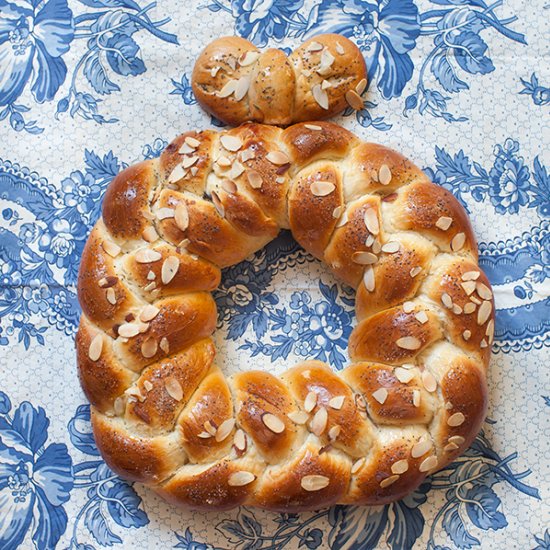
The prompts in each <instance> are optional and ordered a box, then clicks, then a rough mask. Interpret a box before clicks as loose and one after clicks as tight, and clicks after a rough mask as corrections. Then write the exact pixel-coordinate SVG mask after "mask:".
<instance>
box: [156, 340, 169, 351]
mask: <svg viewBox="0 0 550 550" xmlns="http://www.w3.org/2000/svg"><path fill="white" fill-rule="evenodd" d="M159 345H160V349H161V350H162V351H163V352H164V353H168V352H169V351H170V343H169V342H168V338H166V336H163V337H162V338H161V339H160V344H159Z"/></svg>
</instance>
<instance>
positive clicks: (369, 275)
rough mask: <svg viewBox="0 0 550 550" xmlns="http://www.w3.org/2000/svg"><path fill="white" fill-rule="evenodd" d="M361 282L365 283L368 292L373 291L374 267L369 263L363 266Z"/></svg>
mask: <svg viewBox="0 0 550 550" xmlns="http://www.w3.org/2000/svg"><path fill="white" fill-rule="evenodd" d="M363 284H364V285H365V288H366V289H367V290H368V291H369V292H373V291H374V287H375V279H374V269H373V268H372V266H371V265H368V266H367V267H366V268H365V272H364V273H363Z"/></svg>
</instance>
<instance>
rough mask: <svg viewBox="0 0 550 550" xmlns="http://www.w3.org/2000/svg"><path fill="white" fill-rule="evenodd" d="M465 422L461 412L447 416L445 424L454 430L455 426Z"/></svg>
mask: <svg viewBox="0 0 550 550" xmlns="http://www.w3.org/2000/svg"><path fill="white" fill-rule="evenodd" d="M465 420H466V417H465V416H464V415H463V414H462V413H461V412H457V413H454V414H452V415H451V416H449V418H448V419H447V424H448V425H449V426H451V427H453V428H456V427H457V426H461V425H462V424H464V421H465Z"/></svg>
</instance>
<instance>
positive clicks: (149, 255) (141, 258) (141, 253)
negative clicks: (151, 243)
mask: <svg viewBox="0 0 550 550" xmlns="http://www.w3.org/2000/svg"><path fill="white" fill-rule="evenodd" d="M134 257H135V260H136V262H137V263H138V264H149V263H153V262H158V261H159V260H160V259H161V258H162V254H161V253H160V252H158V251H157V250H153V249H151V248H142V249H140V250H138V251H137V252H136V255H135V256H134Z"/></svg>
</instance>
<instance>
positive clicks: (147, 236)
mask: <svg viewBox="0 0 550 550" xmlns="http://www.w3.org/2000/svg"><path fill="white" fill-rule="evenodd" d="M141 236H142V237H143V240H144V241H147V242H148V243H154V242H155V241H157V240H158V238H159V234H158V233H157V230H156V229H155V228H154V227H153V226H152V225H149V226H147V227H146V228H145V229H144V230H143V233H142V234H141Z"/></svg>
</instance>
